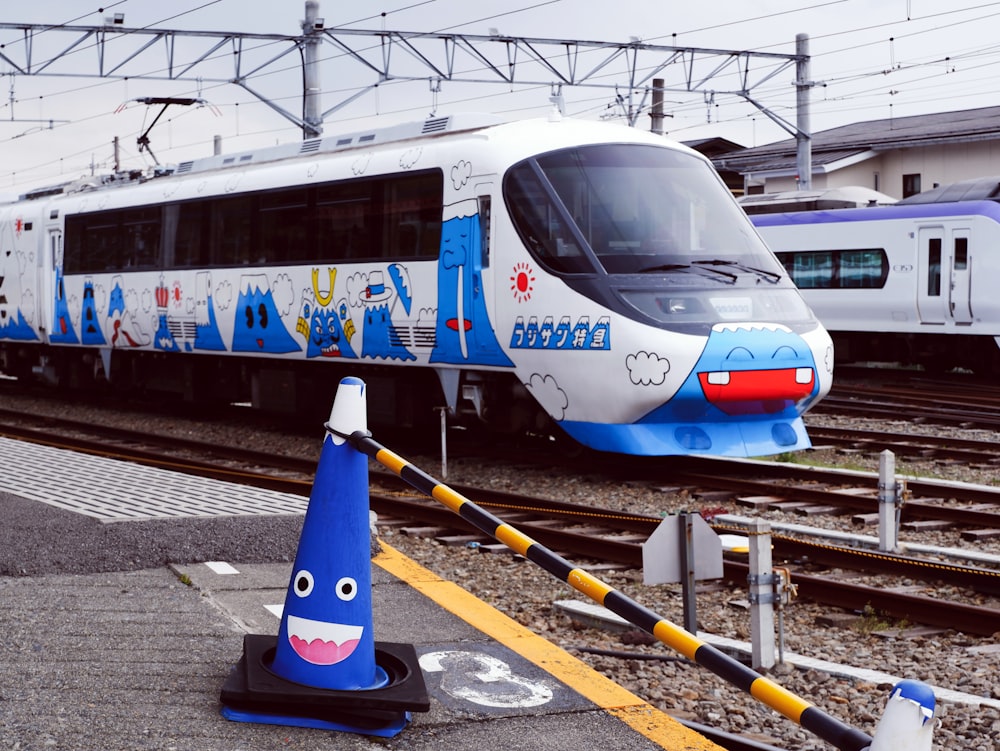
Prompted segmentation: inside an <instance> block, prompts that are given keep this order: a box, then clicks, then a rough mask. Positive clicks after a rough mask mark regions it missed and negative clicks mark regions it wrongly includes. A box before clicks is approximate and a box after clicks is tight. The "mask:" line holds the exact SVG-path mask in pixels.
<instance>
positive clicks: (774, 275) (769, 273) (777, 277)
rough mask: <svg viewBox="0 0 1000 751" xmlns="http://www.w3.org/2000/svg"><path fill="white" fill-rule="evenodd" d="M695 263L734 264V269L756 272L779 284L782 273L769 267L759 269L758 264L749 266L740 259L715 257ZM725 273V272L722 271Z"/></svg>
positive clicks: (712, 264) (709, 264)
mask: <svg viewBox="0 0 1000 751" xmlns="http://www.w3.org/2000/svg"><path fill="white" fill-rule="evenodd" d="M693 263H698V264H702V265H704V266H732V267H733V268H734V269H739V270H740V271H747V272H749V273H751V274H756V275H757V276H759V277H760V278H761V279H764V280H765V281H768V282H770V283H771V284H777V283H778V282H779V281H780V280H781V274H779V273H777V272H776V271H768V270H767V269H758V268H757V267H756V266H748V265H747V264H745V263H740V262H739V261H724V260H722V259H721V258H715V259H713V260H711V261H694V262H693ZM712 271H717V269H712ZM720 273H725V272H720ZM734 278H735V277H734Z"/></svg>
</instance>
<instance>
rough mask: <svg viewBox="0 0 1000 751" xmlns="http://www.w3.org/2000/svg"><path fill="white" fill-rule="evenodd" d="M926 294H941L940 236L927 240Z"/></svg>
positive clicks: (935, 295) (937, 295) (936, 295)
mask: <svg viewBox="0 0 1000 751" xmlns="http://www.w3.org/2000/svg"><path fill="white" fill-rule="evenodd" d="M927 295H928V297H940V296H941V238H940V237H932V238H930V240H929V241H928V242H927Z"/></svg>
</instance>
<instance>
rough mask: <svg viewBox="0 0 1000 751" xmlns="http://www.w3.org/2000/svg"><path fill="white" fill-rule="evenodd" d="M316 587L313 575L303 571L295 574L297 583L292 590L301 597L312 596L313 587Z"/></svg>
mask: <svg viewBox="0 0 1000 751" xmlns="http://www.w3.org/2000/svg"><path fill="white" fill-rule="evenodd" d="M315 586H316V582H315V581H314V580H313V575H312V574H311V573H309V572H308V571H306V570H305V569H302V570H301V571H299V572H298V573H297V574H295V583H294V584H293V585H292V590H293V591H294V592H295V594H296V595H298V596H299V597H308V596H309V595H311V594H312V591H313V587H315Z"/></svg>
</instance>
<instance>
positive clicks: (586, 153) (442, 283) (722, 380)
mask: <svg viewBox="0 0 1000 751" xmlns="http://www.w3.org/2000/svg"><path fill="white" fill-rule="evenodd" d="M832 360H833V353H832V349H831V341H830V337H829V335H828V334H827V332H826V331H825V330H824V328H823V327H822V326H821V325H820V324H819V322H818V321H817V319H816V317H815V316H814V315H813V313H812V312H811V311H810V309H809V308H808V306H807V305H806V304H805V303H804V302H803V300H802V297H801V295H800V294H799V292H798V290H797V289H796V288H795V286H794V285H793V284H792V282H791V281H790V280H789V278H788V276H787V274H785V272H784V269H782V267H781V265H780V264H779V263H778V262H777V260H776V259H775V257H774V255H773V254H772V253H771V252H770V251H769V250H768V249H767V247H766V246H765V245H764V243H763V242H762V241H761V240H760V238H759V236H758V235H757V233H756V232H755V231H754V230H753V227H752V226H751V224H750V223H749V221H748V220H747V218H746V216H745V215H744V214H743V212H741V211H740V209H739V208H738V206H737V205H736V202H735V201H734V200H733V198H732V196H731V195H730V194H729V193H728V192H727V191H726V189H725V186H724V185H723V183H722V182H721V180H720V179H719V178H718V176H717V175H716V174H715V172H714V170H713V169H712V166H711V164H710V163H709V162H708V161H707V160H706V159H704V158H703V157H701V156H700V155H698V154H697V153H695V152H693V151H691V150H689V149H686V148H684V147H682V146H679V145H677V144H673V143H670V142H669V141H665V140H664V139H662V138H661V137H657V136H654V135H651V134H649V133H643V132H640V131H637V130H634V129H630V128H624V127H622V126H613V125H608V124H603V123H592V122H579V121H573V120H570V119H562V118H559V117H558V116H553V117H551V118H548V119H540V120H537V121H525V122H517V123H507V124H503V123H500V122H498V121H496V120H495V119H494V118H477V117H473V116H450V117H441V118H432V119H429V120H427V121H425V122H421V123H416V124H413V125H399V126H393V127H390V128H386V129H380V130H371V131H366V132H360V133H353V134H347V135H344V136H340V137H336V136H333V137H323V138H318V139H314V140H307V141H303V142H301V143H296V144H293V145H289V146H285V147H273V148H267V149H262V150H259V151H248V152H245V153H237V154H233V155H217V156H213V157H207V158H204V159H199V160H196V161H191V162H184V163H181V164H179V165H177V166H176V167H175V168H172V169H169V170H159V171H158V173H157V174H156V175H136V174H133V175H114V176H109V177H107V178H100V179H97V178H95V179H90V180H81V181H78V182H75V183H71V184H67V185H63V186H59V187H57V188H53V189H47V190H39V191H36V192H33V193H31V194H27V195H25V196H22V197H21V200H18V201H17V202H14V203H11V204H9V205H5V206H2V207H0V365H2V367H3V369H4V370H5V371H6V372H8V373H10V374H13V375H16V376H18V377H31V376H35V377H41V378H44V379H45V380H48V381H49V382H53V383H57V384H60V385H65V386H67V387H72V386H75V385H87V384H91V385H93V384H95V383H99V382H110V384H111V385H112V386H114V387H115V388H116V389H120V390H122V391H124V390H126V389H129V388H141V389H143V390H145V391H147V392H173V393H174V394H178V395H181V396H182V397H184V398H185V399H188V400H201V399H205V400H208V399H226V400H228V401H239V400H249V401H251V402H252V403H253V404H254V405H255V406H257V407H261V408H264V409H269V410H301V409H303V408H310V407H311V408H315V409H317V410H320V411H322V409H323V406H324V405H326V404H327V402H328V401H329V399H330V398H331V397H332V393H333V390H334V388H335V384H336V383H337V382H338V380H339V379H340V378H341V377H342V376H344V375H347V374H352V375H358V376H360V377H362V378H364V379H365V380H366V382H367V383H368V385H369V393H370V396H369V400H368V404H369V418H370V419H371V420H372V422H373V423H376V422H381V421H383V420H391V421H394V422H395V423H397V424H409V423H413V422H417V421H419V420H421V419H424V418H427V417H432V418H433V414H434V413H433V408H434V407H435V406H446V407H447V408H448V409H449V412H450V414H451V415H452V417H453V419H454V420H460V419H465V418H470V419H472V418H477V419H479V420H482V421H485V422H486V423H487V424H489V425H490V426H492V427H493V428H496V429H497V430H508V431H529V432H530V431H534V432H538V431H552V433H551V434H553V435H555V434H559V433H560V429H561V431H562V432H564V433H566V434H568V435H569V436H571V437H572V438H573V439H575V440H576V441H578V442H579V443H581V444H584V445H586V446H589V447H592V448H595V449H598V450H603V451H609V452H621V453H626V454H639V455H671V454H690V453H701V454H715V455H730V456H745V455H767V454H774V453H778V452H783V451H789V450H796V449H801V448H804V447H807V446H808V445H809V439H808V436H807V435H806V432H805V430H804V427H803V424H802V421H801V416H802V414H803V412H805V411H806V410H807V409H808V408H809V407H810V406H811V405H813V404H815V403H816V402H817V401H818V400H819V399H821V398H822V397H823V396H824V394H826V393H827V391H828V390H829V388H830V384H831V380H832V369H833V365H832ZM320 413H322V412H320Z"/></svg>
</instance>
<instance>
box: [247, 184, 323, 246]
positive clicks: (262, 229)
mask: <svg viewBox="0 0 1000 751" xmlns="http://www.w3.org/2000/svg"><path fill="white" fill-rule="evenodd" d="M259 223H260V225H259V228H258V229H259V236H258V244H259V245H260V251H259V252H261V253H262V255H264V256H266V257H267V258H268V260H270V261H280V262H282V263H294V262H297V261H311V260H313V259H314V258H315V257H316V249H315V237H316V235H315V232H314V231H312V230H313V228H312V226H311V214H310V211H309V194H308V191H307V190H306V189H305V188H293V189H291V190H277V191H273V192H269V193H263V194H261V197H260V215H259Z"/></svg>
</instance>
